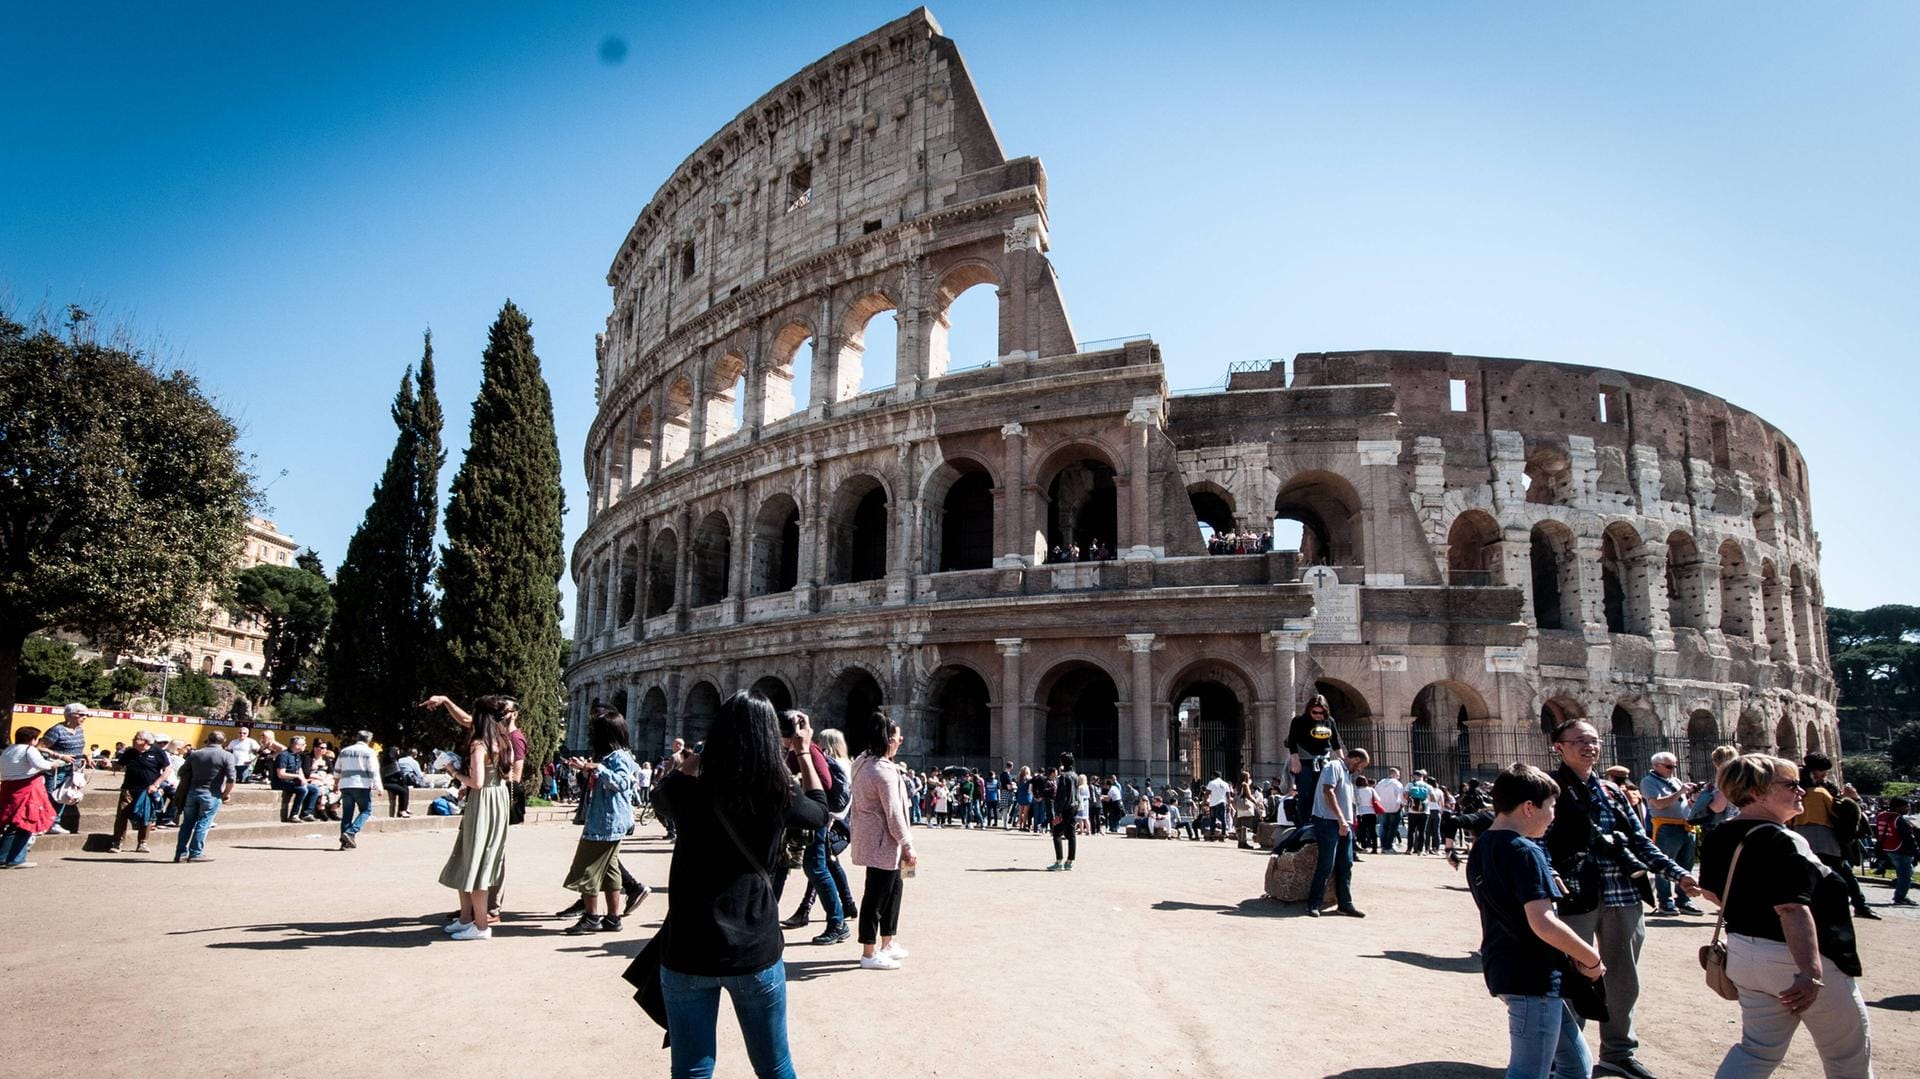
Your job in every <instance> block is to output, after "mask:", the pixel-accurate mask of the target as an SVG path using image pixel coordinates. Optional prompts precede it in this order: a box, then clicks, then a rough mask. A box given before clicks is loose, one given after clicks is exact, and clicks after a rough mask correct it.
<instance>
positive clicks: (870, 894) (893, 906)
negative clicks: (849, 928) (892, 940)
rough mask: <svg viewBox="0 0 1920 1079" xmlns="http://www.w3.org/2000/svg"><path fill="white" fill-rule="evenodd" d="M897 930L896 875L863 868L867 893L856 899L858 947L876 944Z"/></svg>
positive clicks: (897, 884) (885, 870) (898, 884)
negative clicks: (858, 926)
mask: <svg viewBox="0 0 1920 1079" xmlns="http://www.w3.org/2000/svg"><path fill="white" fill-rule="evenodd" d="M899 928H900V871H899V870H898V869H875V868H874V867H873V866H868V867H867V890H866V894H864V895H862V896H861V897H860V943H862V944H877V943H879V941H880V938H881V937H891V936H893V935H894V933H895V932H896V931H897V930H898V929H899Z"/></svg>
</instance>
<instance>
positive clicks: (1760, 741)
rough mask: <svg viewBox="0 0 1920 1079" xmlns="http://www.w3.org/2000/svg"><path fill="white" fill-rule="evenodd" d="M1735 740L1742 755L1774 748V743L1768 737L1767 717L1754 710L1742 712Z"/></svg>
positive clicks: (1749, 709)
mask: <svg viewBox="0 0 1920 1079" xmlns="http://www.w3.org/2000/svg"><path fill="white" fill-rule="evenodd" d="M1735 740H1736V741H1737V742H1738V743H1739V746H1740V752H1742V753H1760V752H1763V751H1765V750H1767V749H1768V748H1770V747H1772V745H1773V742H1772V740H1771V739H1769V738H1768V737H1767V717H1766V716H1764V715H1761V714H1760V713H1759V712H1758V711H1756V710H1754V709H1752V708H1748V709H1746V710H1745V711H1742V712H1741V713H1740V725H1739V728H1738V729H1737V730H1736V731H1735Z"/></svg>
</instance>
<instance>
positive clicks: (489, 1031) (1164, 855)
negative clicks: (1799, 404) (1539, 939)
mask: <svg viewBox="0 0 1920 1079" xmlns="http://www.w3.org/2000/svg"><path fill="white" fill-rule="evenodd" d="M643 832H644V833H645V834H646V835H647V836H648V838H644V839H640V840H635V841H632V842H629V844H628V845H627V846H628V852H627V854H626V855H625V859H626V863H627V865H628V867H629V868H630V869H631V870H632V871H633V873H634V874H635V875H637V876H639V877H640V878H641V879H643V880H646V881H648V882H650V883H654V884H656V885H664V883H665V880H666V875H667V863H668V859H669V858H670V857H671V850H670V847H669V846H668V844H666V843H665V842H664V840H662V839H659V838H657V836H658V829H657V827H654V826H645V827H643ZM576 835H577V831H576V830H575V829H573V828H571V827H568V826H566V825H560V824H539V825H527V826H523V827H521V828H517V829H515V830H514V833H513V836H512V839H511V842H510V844H509V848H508V849H509V862H510V867H511V868H510V870H509V875H508V888H507V901H506V902H507V909H508V911H509V920H508V921H507V922H506V923H505V925H504V926H503V927H502V928H501V929H500V930H499V931H498V934H497V936H496V939H494V940H493V941H491V942H486V943H455V942H452V941H449V940H447V939H446V938H445V937H444V936H443V935H442V934H441V933H440V932H439V930H438V929H437V925H438V922H439V918H438V917H437V916H436V915H437V914H438V913H439V912H442V911H445V910H447V909H450V907H451V903H452V899H451V893H450V892H448V891H447V890H445V889H443V888H441V887H439V886H438V884H437V883H436V881H435V878H436V876H437V874H438V872H439V868H440V865H441V863H442V861H443V860H444V858H445V856H446V852H447V850H448V848H449V846H450V845H451V842H452V838H453V833H452V832H451V831H450V830H448V831H424V832H408V833H399V834H393V835H379V836H369V837H368V838H367V839H366V840H365V841H364V842H363V845H362V847H361V849H359V850H357V851H347V852H342V851H337V850H331V849H329V848H330V847H331V846H333V843H332V842H331V841H330V840H331V836H332V832H331V830H330V829H329V830H326V831H318V832H315V833H314V834H313V836H312V837H311V838H306V839H298V840H293V839H289V840H275V841H245V840H241V841H239V842H238V844H237V845H236V846H233V847H227V846H224V845H222V844H220V843H219V840H218V837H219V833H218V831H217V830H216V832H215V833H214V843H213V846H212V849H211V850H210V853H212V854H214V855H215V856H216V858H217V860H216V861H215V862H213V863H211V864H207V865H200V866H185V865H178V866H176V865H173V864H171V863H170V862H168V861H167V860H166V859H165V858H164V857H160V856H155V857H153V858H147V857H143V856H135V855H96V854H78V853H75V854H65V853H51V852H50V853H48V854H45V855H42V856H40V857H38V858H36V859H35V860H36V861H38V862H39V863H40V866H39V868H36V869H32V870H25V871H13V872H7V873H4V874H0V903H4V909H6V910H7V911H8V912H9V915H10V917H9V921H10V923H11V925H12V927H13V929H12V932H11V933H10V934H9V936H10V938H11V939H10V940H9V941H8V947H7V952H8V953H9V954H8V956H7V964H6V966H7V989H6V997H7V998H9V999H8V1000H7V1001H6V1004H7V1008H6V1010H7V1011H8V1012H10V1013H13V1014H15V1015H16V1016H19V1015H20V1014H21V1013H28V1014H32V1015H36V1016H38V1017H39V1018H38V1019H36V1020H35V1021H34V1026H35V1028H36V1029H38V1030H39V1031H40V1032H41V1033H42V1034H43V1035H44V1039H43V1040H41V1043H40V1045H39V1047H38V1048H36V1049H33V1050H31V1052H32V1053H33V1054H34V1057H35V1058H36V1059H37V1060H39V1061H40V1062H41V1063H40V1064H38V1065H36V1066H35V1067H36V1069H39V1068H42V1067H44V1066H45V1065H48V1064H56V1063H57V1064H58V1065H60V1066H62V1067H63V1068H64V1069H65V1070H69V1071H72V1072H76V1073H79V1074H86V1075H92V1076H140V1077H146V1079H161V1077H172V1076H180V1077H183V1079H184V1077H193V1079H203V1077H208V1076H224V1075H234V1076H278V1075H288V1076H328V1077H338V1076H341V1075H345V1074H355V1073H357V1074H360V1075H371V1074H382V1073H384V1074H394V1073H400V1074H407V1073H415V1074H419V1073H426V1074H446V1075H481V1074H492V1073H496V1072H505V1073H507V1074H520V1073H524V1072H525V1071H526V1070H527V1068H528V1066H529V1065H530V1064H532V1062H535V1061H539V1062H544V1064H545V1065H546V1066H547V1067H548V1069H549V1070H550V1071H551V1072H552V1074H569V1073H575V1074H612V1073H614V1072H616V1071H624V1072H631V1073H635V1074H640V1075H664V1074H666V1071H667V1055H666V1053H665V1051H663V1050H661V1049H660V1048H659V1044H660V1032H659V1030H658V1029H657V1028H655V1027H653V1026H652V1025H651V1024H649V1023H648V1022H647V1020H646V1018H645V1017H644V1016H643V1015H642V1014H641V1013H640V1011H639V1010H638V1009H637V1008H636V1007H635V1006H634V1005H633V1003H632V1001H631V997H630V995H629V993H628V990H627V986H626V984H625V983H624V982H622V981H621V980H620V973H621V971H622V970H623V969H625V967H626V964H627V960H628V957H630V956H632V955H633V954H634V953H635V952H637V951H638V950H639V948H640V945H641V944H642V942H643V941H644V940H645V939H646V938H647V937H648V936H650V935H651V932H652V929H653V927H654V926H655V925H657V924H658V920H659V918H660V917H661V915H663V914H664V913H665V911H666V903H667V900H668V897H667V896H666V895H665V894H664V888H663V889H662V894H660V895H656V896H655V897H653V898H652V899H649V900H648V901H647V905H646V906H644V907H642V908H641V910H640V911H639V913H638V915H637V916H636V918H635V919H634V920H632V921H629V923H628V927H627V929H626V931H625V932H624V933H622V934H620V935H618V936H612V935H600V936H594V937H587V938H574V937H566V936H562V935H561V934H560V933H559V930H560V929H561V928H562V927H563V926H565V925H566V924H567V922H565V921H563V920H561V919H557V918H554V917H552V912H553V911H555V910H558V909H559V908H560V907H562V906H564V905H565V904H566V903H568V902H569V901H570V898H571V897H570V896H569V895H568V894H567V893H565V892H563V891H561V889H560V888H559V882H560V881H561V880H562V879H563V877H564V875H565V872H566V869H567V865H568V862H569V859H570V857H571V854H572V851H573V845H574V840H575V838H576ZM917 841H918V843H919V844H920V847H921V850H922V867H921V871H920V874H919V876H918V878H917V879H915V880H912V881H909V882H908V884H907V888H906V897H905V903H904V908H903V913H902V922H901V937H900V939H901V942H902V943H903V944H905V945H907V946H908V947H909V948H910V949H911V950H912V957H911V958H910V959H909V960H908V961H907V964H906V966H905V968H904V969H902V970H899V971H893V972H878V971H863V970H860V969H858V967H857V963H856V960H857V957H858V955H859V950H858V947H857V946H856V945H854V944H851V943H848V944H845V945H838V946H834V947H824V948H816V947H812V946H810V945H808V944H806V943H805V940H806V938H807V937H809V936H811V935H812V933H813V932H814V931H816V930H817V927H818V922H817V921H816V926H815V929H811V930H808V931H806V932H804V933H802V932H792V933H789V934H788V938H789V941H790V942H797V943H792V944H791V946H790V947H789V949H788V951H787V964H788V977H789V978H790V979H791V982H792V985H791V992H790V1008H791V1012H790V1028H791V1036H792V1041H793V1053H794V1058H795V1064H796V1067H797V1070H798V1071H799V1073H800V1074H802V1075H807V1076H875V1075H885V1074H887V1073H888V1072H889V1071H895V1070H899V1069H902V1068H905V1069H911V1071H910V1073H909V1074H913V1075H916V1076H940V1075H949V1076H965V1077H967V1079H978V1077H980V1076H996V1077H997V1076H1004V1075H1008V1074H1020V1075H1034V1074H1050V1075H1101V1076H1112V1075H1129V1076H1141V1075H1170V1076H1206V1077H1210V1079H1217V1077H1221V1076H1226V1075H1233V1074H1245V1075H1261V1076H1272V1077H1279V1079H1293V1077H1309V1079H1311V1077H1321V1076H1338V1077H1344V1079H1360V1077H1373V1076H1380V1077H1384V1076H1412V1077H1452V1076H1459V1077H1475V1079H1477V1077H1482V1076H1498V1075H1499V1074H1501V1071H1502V1069H1503V1068H1504V1065H1505V1061H1506V1022H1505V1013H1504V1011H1503V1010H1502V1008H1501V1007H1500V1005H1499V1003H1498V1002H1497V1001H1495V1000H1493V999H1492V998H1490V997H1488V996H1487V994H1486V992H1485V990H1484V987H1483V984H1482V982H1481V980H1480V975H1479V968H1478V961H1477V959H1476V958H1475V957H1474V956H1473V954H1472V950H1473V948H1474V946H1475V944H1476V943H1477V939H1478V931H1477V925H1476V922H1475V919H1474V914H1473V906H1472V901H1471V900H1470V899H1469V898H1468V896H1467V894H1466V891H1465V887H1464V885H1463V884H1462V882H1461V880H1460V878H1459V876H1457V875H1456V874H1454V873H1453V872H1451V871H1450V870H1448V868H1447V867H1446V865H1445V863H1444V862H1442V861H1441V860H1439V859H1428V858H1412V857H1405V856H1392V857H1374V858H1368V859H1366V860H1365V862H1364V863H1363V864H1362V865H1361V866H1359V867H1358V870H1357V876H1356V897H1357V900H1358V902H1359V904H1360V906H1361V907H1362V908H1363V909H1364V910H1366V911H1367V913H1368V914H1369V915H1370V916H1369V917H1368V918H1367V919H1365V920H1364V921H1361V920H1353V919H1347V918H1322V919H1319V920H1317V921H1315V920H1309V919H1307V918H1304V917H1301V916H1299V913H1298V911H1299V908H1298V907H1282V906H1279V905H1277V904H1273V903H1270V902H1268V901H1266V900H1264V899H1262V898H1260V897H1259V893H1260V884H1261V871H1262V868H1263V861H1262V856H1261V855H1258V854H1254V853H1249V852H1242V851H1238V850H1235V849H1233V848H1232V846H1231V845H1230V844H1197V843H1187V842H1148V841H1142V840H1127V839H1122V838H1118V837H1101V838H1099V839H1093V840H1084V839H1083V840H1082V844H1081V846H1082V849H1081V852H1080V860H1079V862H1078V863H1077V864H1076V866H1075V869H1074V871H1073V872H1072V873H1070V874H1068V873H1047V872H1044V871H1042V870H1043V869H1044V867H1045V866H1046V864H1047V863H1048V862H1049V861H1051V860H1052V853H1051V850H1050V848H1049V845H1048V843H1047V841H1046V840H1045V839H1044V838H1042V837H1037V836H1025V835H1007V834H1001V833H989V834H982V833H979V832H960V831H957V830H945V831H942V830H923V831H922V833H921V835H920V836H919V838H918V840H917ZM164 846H166V848H167V849H171V837H170V836H169V837H167V841H166V843H165V844H164ZM799 887H800V884H799V880H798V877H797V876H796V878H795V879H794V882H793V884H792V890H791V891H790V892H789V908H788V909H791V903H792V897H793V896H795V895H797V894H798V890H799ZM858 887H859V877H858V875H857V871H856V876H855V888H856V890H857V889H858ZM1871 898H1872V899H1873V900H1874V902H1876V903H1884V902H1885V900H1886V898H1887V891H1886V889H1885V888H1884V887H1877V888H1875V889H1874V890H1873V891H1872V893H1871ZM1883 910H1884V912H1885V914H1886V916H1887V917H1886V920H1885V921H1882V922H1878V923H1862V924H1861V925H1860V937H1861V952H1862V953H1863V956H1864V959H1865V963H1866V967H1867V978H1866V979H1865V980H1864V982H1863V986H1864V990H1865V993H1866V998H1867V1001H1868V1004H1869V1008H1868V1014H1869V1015H1870V1017H1871V1019H1872V1022H1873V1028H1874V1029H1873V1034H1874V1042H1875V1053H1874V1056H1875V1058H1876V1060H1877V1064H1878V1069H1879V1074H1880V1075H1882V1076H1898V1075H1903V1074H1904V1075H1916V1074H1920V1067H1916V1066H1914V1065H1912V1064H1911V1062H1912V1061H1913V1060H1915V1059H1916V1058H1920V1023H1916V1022H1914V1020H1913V1018H1912V1016H1911V1014H1910V1013H1911V1012H1913V1011H1914V1010H1915V1008H1916V1007H1917V1006H1920V961H1917V960H1920V918H1916V917H1915V916H1914V912H1913V911H1911V910H1896V909H1889V908H1883ZM1710 931H1711V923H1710V921H1708V920H1707V919H1701V918H1654V919H1652V921H1651V928H1650V931H1649V936H1648V942H1647V949H1646V955H1645V959H1644V961H1643V965H1642V980H1643V983H1644V984H1645V985H1646V991H1645V995H1644V996H1643V997H1642V999H1641V1003H1640V1008H1639V1010H1638V1017H1639V1024H1640V1033H1641V1041H1642V1045H1643V1049H1642V1057H1643V1059H1644V1060H1645V1061H1646V1062H1647V1063H1648V1064H1649V1066H1651V1067H1652V1068H1653V1069H1654V1070H1655V1071H1657V1072H1658V1073H1659V1074H1660V1075H1661V1076H1663V1077H1665V1079H1692V1077H1700V1076H1707V1075H1711V1074H1712V1071H1713V1068H1714V1066H1715V1064H1716V1063H1717V1062H1718V1060H1719V1057H1720V1055H1721V1053H1723V1052H1724V1051H1725V1049H1726V1047H1727V1046H1728V1045H1729V1044H1731V1043H1732V1042H1733V1041H1734V1040H1735V1039H1736V1038H1737V1033H1738V1018H1737V1009H1736V1006H1735V1005H1734V1004H1732V1003H1729V1002H1726V1001H1722V1000H1720V999H1719V998H1717V997H1715V996H1713V995H1712V994H1711V993H1710V992H1708V990H1707V989H1706V988H1705V987H1704V985H1703V984H1702V983H1701V980H1700V973H1699V968H1698V966H1697V965H1696V961H1695V958H1694V953H1695V949H1696V948H1697V946H1698V945H1699V944H1701V943H1703V942H1705V940H1706V939H1707V936H1708V934H1709V932H1710ZM1590 1036H1591V1033H1590ZM16 1044H18V1043H17V1042H16ZM19 1052H21V1050H19V1049H11V1050H8V1051H7V1053H6V1056H7V1057H8V1058H11V1060H10V1062H17V1061H18V1060H19V1057H18V1056H17V1055H16V1054H18V1053H19ZM7 1070H8V1071H14V1070H13V1069H7ZM14 1074H24V1073H23V1072H20V1071H14ZM719 1074H721V1075H743V1074H748V1068H747V1064H746V1058H745V1054H744V1051H743V1050H742V1048H741V1043H740V1038H739V1034H738V1032H737V1030H735V1029H734V1028H733V1025H732V1023H731V1022H730V1013H729V1012H727V1011H726V1010H725V1009H723V1010H722V1022H721V1034H720V1061H719ZM1778 1074H1780V1075H1783V1076H1814V1075H1818V1074H1820V1072H1819V1066H1818V1061H1817V1059H1816V1058H1815V1056H1814V1054H1813V1051H1812V1047H1811V1045H1810V1043H1809V1042H1808V1039H1807V1038H1806V1036H1805V1035H1804V1034H1803V1035H1802V1036H1801V1037H1800V1038H1799V1039H1798V1040H1797V1041H1796V1042H1795V1045H1794V1047H1793V1051H1792V1053H1791V1054H1790V1055H1789V1057H1788V1060H1787V1065H1786V1067H1784V1068H1783V1069H1782V1070H1781V1071H1780V1072H1779V1073H1778Z"/></svg>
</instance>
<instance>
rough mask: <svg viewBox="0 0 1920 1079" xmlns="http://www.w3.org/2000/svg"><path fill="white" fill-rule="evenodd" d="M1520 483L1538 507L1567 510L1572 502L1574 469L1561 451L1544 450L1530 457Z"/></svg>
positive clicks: (1533, 453) (1529, 500)
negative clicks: (1567, 506)
mask: <svg viewBox="0 0 1920 1079" xmlns="http://www.w3.org/2000/svg"><path fill="white" fill-rule="evenodd" d="M1520 482H1521V483H1522V484H1524V485H1525V486H1526V490H1527V501H1528V502H1531V503H1533V504H1534V505H1536V506H1565V505H1568V504H1570V503H1572V501H1573V465H1572V464H1571V463H1569V462H1568V461H1567V455H1566V454H1565V453H1562V452H1561V451H1560V450H1557V449H1552V448H1541V449H1537V450H1534V451H1533V452H1531V453H1529V454H1527V464H1526V470H1525V471H1524V472H1522V473H1521V477H1520Z"/></svg>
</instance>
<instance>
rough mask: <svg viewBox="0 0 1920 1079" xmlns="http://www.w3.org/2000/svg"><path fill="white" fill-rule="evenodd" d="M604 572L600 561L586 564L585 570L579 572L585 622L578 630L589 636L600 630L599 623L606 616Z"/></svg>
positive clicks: (605, 580)
mask: <svg viewBox="0 0 1920 1079" xmlns="http://www.w3.org/2000/svg"><path fill="white" fill-rule="evenodd" d="M605 573H606V571H605V570H604V569H602V568H601V564H600V563H593V564H591V565H589V566H587V568H586V570H585V571H584V572H583V573H582V574H581V578H582V579H581V581H580V587H581V588H582V589H584V590H585V591H584V598H585V600H586V602H585V604H584V606H585V607H586V622H585V623H584V624H583V625H581V627H580V631H581V632H582V633H583V634H586V635H589V636H591V635H592V634H595V633H598V632H600V623H601V622H602V621H604V620H605V619H606V616H607V614H606V606H607V579H606V576H605Z"/></svg>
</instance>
